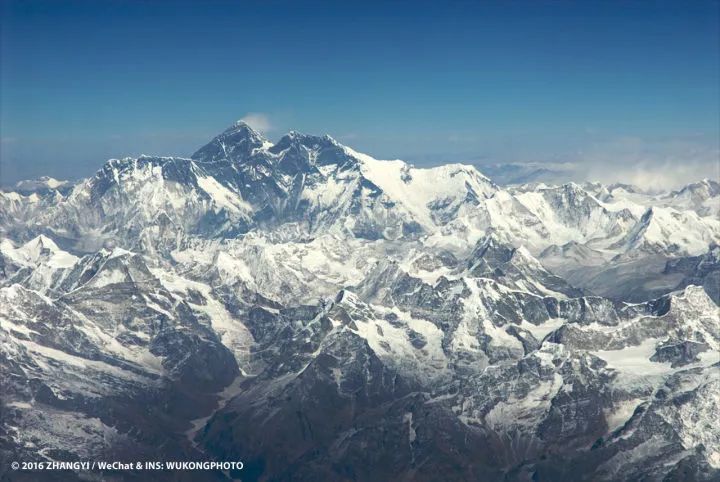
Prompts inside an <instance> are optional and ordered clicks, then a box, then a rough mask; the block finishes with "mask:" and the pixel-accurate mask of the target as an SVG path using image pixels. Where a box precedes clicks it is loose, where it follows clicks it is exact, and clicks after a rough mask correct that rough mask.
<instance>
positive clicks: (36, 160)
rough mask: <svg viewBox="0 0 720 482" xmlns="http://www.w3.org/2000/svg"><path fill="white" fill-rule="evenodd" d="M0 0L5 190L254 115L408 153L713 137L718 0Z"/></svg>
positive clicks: (422, 158)
mask: <svg viewBox="0 0 720 482" xmlns="http://www.w3.org/2000/svg"><path fill="white" fill-rule="evenodd" d="M0 5H1V7H0V8H1V9H2V11H1V12H0V19H1V20H0V23H1V25H0V31H1V33H0V35H1V38H0V39H1V41H2V44H1V47H0V48H1V51H0V53H1V57H0V62H1V65H0V67H1V69H0V89H1V90H0V109H1V113H0V115H1V117H0V122H1V124H0V128H1V135H2V144H1V147H0V154H1V156H2V159H1V160H2V164H1V165H0V169H1V170H0V176H2V178H0V182H2V183H3V184H7V183H8V182H14V181H16V180H18V179H19V178H27V177H34V176H38V175H42V174H50V175H53V176H56V177H61V178H62V177H64V178H76V177H79V176H86V175H89V174H91V173H92V172H93V171H94V170H95V169H97V168H98V167H99V166H100V165H101V164H102V163H103V162H104V161H105V160H106V159H107V158H110V157H122V156H126V155H137V154H140V153H148V154H168V155H185V156H189V155H190V154H191V153H192V152H193V151H194V149H195V148H197V147H199V146H200V145H202V144H203V143H204V142H205V141H207V140H208V139H209V138H210V137H212V136H213V135H214V134H216V133H217V132H219V131H221V130H222V129H223V128H225V127H226V126H227V125H228V124H230V123H231V122H233V121H234V120H236V119H239V118H241V117H244V116H246V115H247V114H248V113H255V114H257V115H258V116H259V118H261V119H264V120H265V121H266V122H267V124H268V126H267V131H268V132H267V136H268V137H269V138H270V139H271V140H273V139H276V138H277V137H278V136H279V135H281V134H282V133H284V132H285V131H287V130H290V129H295V130H298V131H302V132H309V133H329V134H331V135H333V136H334V137H336V138H338V139H339V140H341V141H342V142H344V143H346V144H348V145H351V146H353V147H355V148H356V149H358V150H361V151H365V152H368V153H370V154H373V155H375V156H377V157H381V158H388V157H402V158H406V159H410V160H413V161H415V162H416V163H417V164H423V163H425V162H443V161H446V160H452V161H457V160H473V159H476V160H477V159H480V160H487V159H492V160H500V161H505V160H575V159H574V157H576V156H577V157H582V156H583V153H587V152H588V150H593V149H595V150H597V149H598V146H603V145H605V144H606V143H607V144H610V145H614V143H617V142H618V140H619V141H620V142H622V140H623V139H635V140H639V141H638V142H642V143H649V144H652V145H653V146H662V145H666V144H667V143H670V144H672V145H675V144H676V143H677V142H685V143H687V142H689V143H690V145H692V146H694V147H693V148H697V149H701V150H702V149H706V148H709V149H710V152H715V151H713V150H712V149H715V148H716V146H717V144H718V135H719V134H718V132H719V130H720V125H719V123H720V120H719V116H720V95H719V87H718V85H720V65H719V63H720V59H719V56H720V38H719V37H720V36H719V33H718V23H719V21H720V18H719V17H720V3H718V1H712V2H706V1H700V0H698V1H690V2H684V1H676V2H650V1H637V2H613V1H603V2H592V1H573V2H570V1H568V2H563V1H557V2H542V1H531V2H499V1H498V2H482V3H480V2H452V1H451V2H444V1H443V2H441V1H438V2H432V3H425V2H417V1H416V2H389V1H385V2H378V3H373V2H307V1H291V2H280V1H257V2H250V1H240V0H236V1H215V0H204V1H194V2H170V1H167V2H165V1H130V0H123V1H120V0H91V1H61V0H52V1H42V0H33V1H15V0H0ZM658 150H662V148H661V147H653V148H652V149H650V151H653V152H656V151H658ZM660 156H662V153H661V154H660ZM665 157H667V156H665Z"/></svg>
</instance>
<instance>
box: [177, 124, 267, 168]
mask: <svg viewBox="0 0 720 482" xmlns="http://www.w3.org/2000/svg"><path fill="white" fill-rule="evenodd" d="M268 144H269V142H268V141H267V139H265V138H264V137H263V136H262V134H260V133H259V132H258V131H256V130H255V129H253V128H252V127H251V126H250V125H249V124H248V123H247V122H245V121H242V120H239V121H236V122H235V123H233V124H232V125H231V126H229V127H228V128H227V129H225V130H224V131H223V132H222V133H221V134H219V135H217V136H215V137H214V138H213V139H212V140H211V141H210V142H209V143H207V144H206V145H205V146H203V147H201V148H200V149H198V150H197V152H195V154H193V155H192V156H191V157H192V158H193V159H194V160H196V161H200V162H213V161H220V160H223V159H228V160H232V161H242V160H244V159H245V158H246V157H247V156H249V155H250V154H251V153H252V152H253V150H255V149H259V148H262V147H265V146H267V145H268Z"/></svg>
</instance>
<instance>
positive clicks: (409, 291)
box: [0, 123, 720, 481]
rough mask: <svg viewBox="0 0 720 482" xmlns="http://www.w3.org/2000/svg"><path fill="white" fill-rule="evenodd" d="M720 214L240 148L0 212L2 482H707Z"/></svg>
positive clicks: (366, 161)
mask: <svg viewBox="0 0 720 482" xmlns="http://www.w3.org/2000/svg"><path fill="white" fill-rule="evenodd" d="M719 206H720V189H718V188H717V184H716V183H714V182H713V181H708V180H705V181H702V182H698V183H694V184H691V185H688V186H687V187H686V188H685V189H682V190H679V191H677V192H672V193H666V194H652V195H650V194H644V193H642V192H640V191H638V190H635V189H632V188H631V187H629V186H624V185H622V186H621V185H617V186H602V185H598V184H587V185H582V186H581V185H577V184H573V183H570V184H566V185H561V186H547V185H542V184H541V185H525V186H517V187H513V188H509V189H503V188H501V187H499V186H498V185H496V184H494V183H493V182H492V181H491V180H490V179H488V178H486V177H485V176H483V175H482V174H481V173H479V172H478V171H477V170H475V169H474V168H473V167H470V166H464V165H459V164H455V165H445V166H441V167H436V168H432V169H418V168H415V167H413V166H412V165H409V164H407V163H405V162H403V161H399V160H395V161H380V160H376V159H373V158H371V157H369V156H366V155H364V154H361V153H358V152H355V151H354V150H352V149H350V148H348V147H346V146H343V145H341V144H339V143H338V142H336V141H335V140H334V139H332V138H330V137H328V136H324V137H317V136H309V135H304V134H299V133H295V132H291V133H289V134H287V135H285V136H283V137H282V138H281V139H280V140H279V141H278V142H277V143H275V144H273V143H271V142H269V141H268V140H266V139H264V138H263V137H262V136H261V135H260V134H258V133H257V132H254V131H253V130H252V129H251V128H250V127H249V126H247V125H246V124H243V123H237V124H234V125H233V126H230V127H229V128H228V129H227V130H226V131H224V132H223V133H221V134H220V135H218V136H217V137H215V138H214V139H213V140H211V141H210V142H209V143H208V144H207V145H205V146H203V147H201V148H200V149H199V150H198V151H197V152H196V153H195V154H194V155H193V156H192V158H191V159H180V158H169V157H140V158H137V159H131V158H127V159H122V160H111V161H108V162H107V163H106V164H105V165H104V166H103V167H102V168H101V169H100V170H99V171H98V172H97V174H96V175H95V176H93V177H91V178H88V179H86V180H83V181H80V182H78V183H76V184H75V185H68V184H65V183H62V182H59V181H55V180H49V179H44V180H40V181H38V182H36V183H25V184H23V185H22V186H20V187H19V188H18V190H16V191H4V192H0V235H1V236H2V239H1V240H0V457H1V458H2V460H0V467H3V468H5V467H7V466H8V464H6V463H5V461H11V460H23V461H32V460H34V461H47V460H126V461H138V460H194V461H197V460H221V461H229V460H232V461H235V460H242V461H243V462H244V463H245V467H244V468H243V469H242V470H239V471H234V472H233V471H231V472H209V471H202V472H182V471H178V472H172V471H163V472H156V473H153V478H154V480H193V481H194V480H229V479H237V480H243V481H252V480H273V481H279V480H308V481H310V480H313V481H314V480H347V481H351V480H354V481H365V480H367V481H371V480H393V479H396V480H452V481H455V480H458V481H464V480H468V481H470V480H472V481H475V480H489V481H494V480H498V481H500V480H502V481H564V480H567V481H571V480H572V481H577V480H588V481H596V480H612V481H615V480H628V481H630V480H678V481H679V480H717V479H718V478H720V450H719V449H718V447H720V431H719V430H718V428H717V426H716V424H715V423H714V416H715V414H716V413H718V411H720V398H719V397H718V393H720V370H718V368H720V355H719V354H718V353H719V350H720V320H719V313H718V305H717V303H718V284H717V279H718V273H720V267H719V266H718V262H717V255H718V253H717V243H718V241H720V221H718V207H719ZM0 470H3V469H0ZM37 475H38V474H37V473H32V472H14V473H3V472H0V478H2V477H5V478H7V477H10V480H37ZM51 476H54V477H56V478H57V480H74V479H77V480H88V479H90V480H92V478H93V477H95V478H103V477H105V478H107V479H108V480H110V478H112V477H115V478H117V479H118V480H147V473H142V472H133V471H124V472H121V473H118V472H114V473H110V472H107V473H99V472H93V473H87V472H82V471H79V472H72V471H69V472H62V473H53V474H51ZM113 480H114V479H113Z"/></svg>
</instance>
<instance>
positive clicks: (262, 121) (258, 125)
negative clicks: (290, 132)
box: [240, 112, 273, 133]
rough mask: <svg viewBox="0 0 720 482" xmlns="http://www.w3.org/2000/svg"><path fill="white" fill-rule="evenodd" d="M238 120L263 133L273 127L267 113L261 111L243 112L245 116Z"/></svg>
mask: <svg viewBox="0 0 720 482" xmlns="http://www.w3.org/2000/svg"><path fill="white" fill-rule="evenodd" d="M240 120H241V121H243V122H244V123H246V124H247V125H249V126H250V127H252V128H253V129H255V130H256V131H258V132H262V133H265V132H268V131H271V130H272V129H273V125H272V123H271V122H270V118H269V117H268V115H267V114H263V113H261V112H248V113H247V114H245V117H243V118H242V119H240Z"/></svg>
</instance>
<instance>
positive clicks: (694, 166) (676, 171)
mask: <svg viewBox="0 0 720 482" xmlns="http://www.w3.org/2000/svg"><path fill="white" fill-rule="evenodd" d="M578 161H579V162H578V167H580V169H582V170H584V171H585V175H584V177H585V178H586V179H587V180H590V181H600V182H603V183H613V182H623V183H628V184H635V185H637V186H640V187H642V188H645V189H650V190H668V189H675V188H678V187H680V186H683V185H685V184H687V183H690V182H695V181H698V180H700V179H704V178H710V179H718V177H719V176H720V149H718V147H717V145H715V142H712V141H710V142H707V140H705V142H703V140H701V139H692V138H686V139H682V138H677V139H664V140H660V141H648V140H644V139H641V138H629V137H628V138H622V139H616V140H614V141H611V142H608V143H602V144H597V145H594V146H592V147H591V148H590V149H588V150H587V151H585V152H583V153H581V154H580V156H579V159H578Z"/></svg>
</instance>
